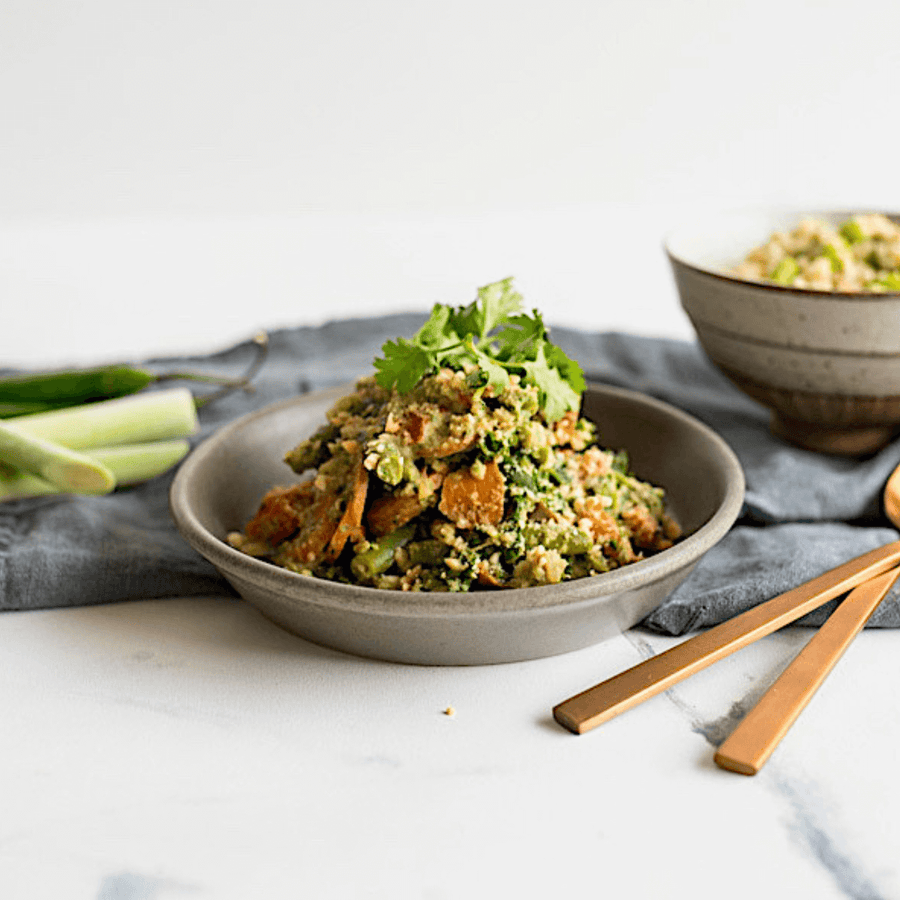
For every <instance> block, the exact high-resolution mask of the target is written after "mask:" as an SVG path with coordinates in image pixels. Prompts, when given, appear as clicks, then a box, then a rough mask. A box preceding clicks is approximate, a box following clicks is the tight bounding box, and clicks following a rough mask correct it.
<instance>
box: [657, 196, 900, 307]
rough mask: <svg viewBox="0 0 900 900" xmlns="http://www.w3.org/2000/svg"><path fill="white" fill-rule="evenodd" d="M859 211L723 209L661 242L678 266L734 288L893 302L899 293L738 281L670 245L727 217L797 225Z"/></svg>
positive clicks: (898, 217)
mask: <svg viewBox="0 0 900 900" xmlns="http://www.w3.org/2000/svg"><path fill="white" fill-rule="evenodd" d="M858 212H859V210H843V209H818V210H816V209H812V210H808V209H807V210H794V209H772V210H762V209H732V210H723V211H720V212H718V213H710V214H709V216H708V217H706V218H704V217H698V218H696V219H693V220H691V221H690V222H686V223H683V224H681V225H678V226H676V227H674V228H672V229H670V230H669V232H668V234H667V235H666V236H665V238H664V239H663V249H664V251H665V253H666V255H667V256H668V257H669V259H670V260H672V261H673V262H677V263H678V264H680V265H682V266H685V267H686V268H688V269H693V270H694V271H695V272H702V273H703V274H704V275H709V276H710V277H712V278H715V279H717V280H719V281H724V282H728V283H730V284H736V285H748V286H750V287H753V288H757V289H759V290H764V291H772V292H774V293H781V294H785V295H786V296H789V295H791V294H793V295H797V296H803V297H815V298H816V299H817V300H823V301H826V302H827V301H835V300H840V301H844V300H853V301H854V303H860V302H862V303H873V304H878V303H881V302H884V301H885V300H896V299H897V298H898V297H900V291H881V292H879V293H877V294H872V293H862V292H858V291H817V290H813V289H812V288H802V287H800V288H797V287H791V286H790V285H784V284H770V283H768V282H765V281H752V280H751V279H749V278H738V277H736V276H734V275H729V274H727V273H726V272H722V271H721V270H719V269H714V268H711V267H710V266H706V265H702V264H701V263H698V262H696V261H695V260H692V259H690V258H689V256H688V254H685V253H681V252H679V251H677V250H676V249H675V248H674V247H673V244H674V243H676V242H677V241H678V239H679V238H680V237H681V236H682V235H683V234H685V233H687V232H688V230H690V231H691V232H692V233H697V226H699V225H700V224H702V223H704V222H707V223H708V225H709V227H710V228H715V227H716V219H717V218H718V219H720V220H721V219H723V218H728V217H730V216H745V215H763V214H765V213H771V214H772V215H777V216H779V217H785V218H793V217H796V220H797V221H798V222H799V221H800V219H801V218H808V217H820V216H835V217H840V218H849V217H850V216H852V215H856V214H857V213H858ZM883 215H886V216H887V217H888V218H891V219H894V220H895V221H900V213H895V212H884V213H883ZM768 238H769V235H762V236H761V237H760V238H759V241H760V242H762V241H765V240H768ZM752 249H753V247H752V246H748V247H747V252H749V251H750V250H752Z"/></svg>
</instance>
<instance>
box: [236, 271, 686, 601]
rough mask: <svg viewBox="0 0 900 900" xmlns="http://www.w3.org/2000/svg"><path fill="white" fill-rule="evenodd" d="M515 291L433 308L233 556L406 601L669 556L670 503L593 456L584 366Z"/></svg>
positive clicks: (297, 450)
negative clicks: (584, 405) (394, 593)
mask: <svg viewBox="0 0 900 900" xmlns="http://www.w3.org/2000/svg"><path fill="white" fill-rule="evenodd" d="M521 304H522V298H521V296H520V295H519V294H518V293H517V292H516V291H515V290H514V288H513V285H512V279H506V280H504V281H499V282H496V283H494V284H490V285H487V286H486V287H483V288H481V289H480V290H479V291H478V296H477V298H476V299H475V300H474V301H473V302H472V303H470V304H469V305H468V306H461V307H449V306H445V305H442V304H437V305H435V306H434V308H433V309H432V312H431V316H430V318H429V319H428V321H427V322H426V323H425V324H424V325H423V326H422V328H421V329H420V330H419V331H418V332H417V333H416V334H415V335H414V336H413V337H412V338H409V339H407V338H398V339H396V340H395V341H388V342H387V343H386V344H385V345H384V346H383V348H382V353H383V355H382V356H381V357H379V358H378V359H376V360H375V370H376V371H375V374H374V375H370V376H368V377H365V378H362V379H360V380H359V381H358V382H357V385H356V390H355V391H354V392H353V393H351V394H349V395H348V396H346V397H343V398H342V399H340V400H339V401H338V402H337V403H336V404H335V405H334V406H333V407H332V408H331V410H329V412H328V413H327V415H326V419H327V421H326V423H325V424H323V425H322V427H320V428H319V429H318V431H316V433H315V434H313V435H312V436H311V437H309V438H307V439H306V440H304V441H302V442H301V443H299V444H298V445H297V446H296V447H294V448H293V449H292V450H290V451H289V452H288V453H287V455H286V456H285V461H286V463H287V464H288V465H289V466H290V467H291V468H292V469H293V470H294V471H295V472H296V473H299V474H303V473H306V472H310V471H311V472H312V475H311V477H307V478H306V479H305V480H303V481H301V482H300V483H299V484H294V485H290V486H286V487H276V488H273V489H272V490H270V491H269V492H268V493H267V494H266V495H265V497H264V498H263V499H262V502H261V505H260V507H259V509H258V511H257V513H256V514H255V515H254V516H253V518H252V519H251V520H250V521H249V522H248V523H247V525H246V527H245V528H244V531H243V532H234V533H232V534H230V535H229V536H228V540H229V543H230V544H231V545H232V546H234V547H236V548H238V549H240V550H242V551H243V552H245V553H248V554H250V555H251V556H256V557H260V558H263V559H267V560H269V561H270V562H273V563H275V564H276V565H279V566H283V567H285V568H287V569H290V570H292V571H294V572H298V573H300V574H303V575H309V576H315V577H320V578H326V579H330V580H334V581H340V582H345V583H354V584H360V585H366V586H370V587H377V588H385V589H395V590H406V591H419V590H429V591H468V590H475V589H479V588H506V587H528V586H532V585H541V584H553V583H557V582H560V581H565V580H569V579H572V578H579V577H584V576H589V575H595V574H599V573H602V572H607V571H609V570H611V569H614V568H617V567H619V566H623V565H626V564H628V563H632V562H635V561H636V560H638V559H641V558H642V557H643V556H644V555H645V554H647V553H652V552H655V551H658V550H662V549H664V548H666V547H669V546H671V545H672V543H673V541H674V540H676V539H677V537H678V536H679V535H680V530H679V528H678V526H677V524H676V523H675V522H674V521H673V519H672V518H671V517H670V516H669V515H668V514H667V513H666V511H665V509H664V497H663V491H662V490H661V489H660V488H658V487H654V486H652V485H650V484H647V483H645V482H642V481H640V480H639V479H637V478H636V477H635V476H634V475H633V474H632V473H631V472H630V471H629V464H628V457H627V454H626V453H625V452H624V451H612V450H608V449H604V448H602V447H599V446H597V442H596V429H595V426H594V424H593V423H592V422H590V421H589V420H588V419H586V418H583V417H580V416H579V414H578V412H579V408H580V403H581V396H582V393H583V391H584V389H585V382H584V376H583V373H582V370H581V367H580V366H579V365H578V363H577V362H575V361H574V360H572V359H570V358H569V357H568V356H567V355H566V354H565V353H564V352H563V351H562V350H561V349H560V348H559V347H557V346H556V345H554V344H552V343H551V342H550V340H549V334H548V330H547V328H546V326H545V325H544V323H543V320H542V318H541V316H540V315H539V314H538V312H537V311H532V312H531V313H530V314H529V313H524V312H522V311H521Z"/></svg>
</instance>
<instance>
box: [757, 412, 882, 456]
mask: <svg viewBox="0 0 900 900" xmlns="http://www.w3.org/2000/svg"><path fill="white" fill-rule="evenodd" d="M769 427H770V429H771V431H772V434H774V435H775V436H776V437H779V438H781V439H782V440H784V441H787V442H788V443H790V444H795V445H797V446H798V447H803V449H804V450H813V451H815V452H816V453H828V454H830V455H832V456H868V455H870V454H872V453H877V452H878V451H879V450H881V449H882V447H885V446H887V445H888V444H889V443H890V442H891V441H892V440H893V439H894V438H895V437H897V433H898V430H897V427H896V426H895V425H863V426H860V427H857V428H835V427H833V426H832V427H828V426H823V425H816V424H815V423H814V422H804V421H802V420H801V419H791V418H789V417H787V416H782V415H779V414H778V413H773V414H772V419H771V421H770V423H769Z"/></svg>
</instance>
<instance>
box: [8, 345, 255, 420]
mask: <svg viewBox="0 0 900 900" xmlns="http://www.w3.org/2000/svg"><path fill="white" fill-rule="evenodd" d="M254 342H255V344H256V345H257V348H259V350H260V353H259V354H258V355H257V358H256V359H255V360H254V363H253V365H252V366H251V367H250V370H249V371H248V372H247V374H245V375H244V376H243V377H241V378H239V379H232V378H225V377H221V376H218V375H205V374H203V373H201V372H164V373H157V372H151V371H150V370H149V369H143V368H139V367H136V366H130V365H108V366H98V367H95V368H86V369H65V370H60V371H55V372H30V373H23V374H16V375H6V376H0V418H2V419H8V418H11V417H12V416H24V415H29V414H31V413H40V412H49V411H50V410H54V409H65V408H67V407H70V406H82V405H83V404H85V403H93V402H95V401H98V400H113V399H115V398H117V397H125V396H128V395H129V394H136V393H137V392H138V391H141V390H143V389H144V388H146V387H148V386H149V385H151V384H154V383H157V382H161V381H198V382H204V383H207V384H216V385H220V386H221V387H222V390H223V391H224V392H228V391H231V390H234V389H235V388H239V387H246V386H247V385H248V384H249V381H250V379H251V378H252V377H253V376H254V375H255V374H256V372H257V371H258V370H259V367H260V366H261V365H262V361H263V358H264V357H265V353H266V351H267V348H268V340H267V338H266V336H265V335H264V334H261V335H259V336H257V337H256V338H255V339H254ZM214 396H219V392H216V393H215V394H211V395H207V396H206V397H201V398H198V400H197V402H198V405H202V404H203V403H206V402H208V401H209V400H211V399H213V397H214Z"/></svg>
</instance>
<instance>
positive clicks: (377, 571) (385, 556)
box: [350, 525, 416, 581]
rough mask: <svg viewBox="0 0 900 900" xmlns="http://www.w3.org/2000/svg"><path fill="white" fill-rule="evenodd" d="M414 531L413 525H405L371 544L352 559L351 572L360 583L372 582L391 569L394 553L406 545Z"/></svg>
mask: <svg viewBox="0 0 900 900" xmlns="http://www.w3.org/2000/svg"><path fill="white" fill-rule="evenodd" d="M415 531H416V527H415V525H406V526H404V527H403V528H398V529H397V530H396V531H392V532H391V533H390V534H386V535H385V536H384V537H382V538H380V539H379V540H377V541H375V542H374V543H371V544H370V545H369V547H368V548H367V549H366V550H363V551H362V552H361V553H357V554H356V556H354V557H353V559H352V560H351V562H350V569H351V571H352V572H353V574H354V575H356V577H357V578H359V579H360V580H361V581H374V580H375V578H376V577H377V576H378V575H381V574H382V573H383V572H386V571H387V570H388V569H389V568H390V567H391V564H392V563H393V561H394V551H395V550H397V549H399V548H400V547H402V546H404V545H405V544H408V543H409V542H410V541H411V540H412V536H413V534H415Z"/></svg>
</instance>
